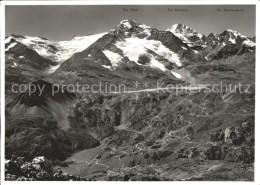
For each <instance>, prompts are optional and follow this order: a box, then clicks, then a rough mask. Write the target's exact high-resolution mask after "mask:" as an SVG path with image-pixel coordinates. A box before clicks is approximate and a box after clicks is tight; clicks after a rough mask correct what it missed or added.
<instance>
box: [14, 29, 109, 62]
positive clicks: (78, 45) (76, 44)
mask: <svg viewBox="0 0 260 185" xmlns="http://www.w3.org/2000/svg"><path fill="white" fill-rule="evenodd" d="M105 34H106V33H100V34H96V35H88V36H77V37H74V38H73V39H72V40H69V41H52V40H46V39H42V38H40V37H29V36H25V38H16V40H17V41H19V42H21V43H22V44H24V45H26V46H28V47H29V48H31V49H33V50H35V51H36V52H37V53H38V54H39V55H41V56H42V57H45V58H48V59H51V60H53V61H55V62H60V63H61V62H63V61H65V60H67V59H68V58H70V57H71V56H72V55H73V54H75V53H77V52H81V51H83V50H84V49H87V48H88V47H89V46H90V45H91V44H93V43H94V42H96V41H97V40H98V39H99V38H101V37H102V36H104V35H105Z"/></svg>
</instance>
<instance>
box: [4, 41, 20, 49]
mask: <svg viewBox="0 0 260 185" xmlns="http://www.w3.org/2000/svg"><path fill="white" fill-rule="evenodd" d="M16 44H17V43H16V42H13V43H11V44H10V45H9V46H8V47H7V48H6V49H5V51H8V50H9V49H11V48H13V47H14V46H15V45H16Z"/></svg>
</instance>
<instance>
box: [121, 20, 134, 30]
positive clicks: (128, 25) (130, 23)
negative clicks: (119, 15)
mask: <svg viewBox="0 0 260 185" xmlns="http://www.w3.org/2000/svg"><path fill="white" fill-rule="evenodd" d="M120 25H123V26H125V27H126V28H128V29H130V28H132V27H134V26H136V25H137V23H136V21H134V20H130V19H125V20H122V21H121V22H120Z"/></svg>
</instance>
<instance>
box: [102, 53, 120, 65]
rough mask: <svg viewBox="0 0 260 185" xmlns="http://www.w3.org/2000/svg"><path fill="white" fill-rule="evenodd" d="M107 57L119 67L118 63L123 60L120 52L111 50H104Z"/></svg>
mask: <svg viewBox="0 0 260 185" xmlns="http://www.w3.org/2000/svg"><path fill="white" fill-rule="evenodd" d="M102 52H103V53H104V54H105V55H106V57H107V58H108V59H109V60H110V62H111V64H112V66H113V67H117V66H118V64H119V63H120V62H121V61H122V60H123V57H122V56H121V55H119V54H118V53H114V52H112V51H109V50H104V51H102Z"/></svg>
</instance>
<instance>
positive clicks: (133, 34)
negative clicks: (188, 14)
mask: <svg viewBox="0 0 260 185" xmlns="http://www.w3.org/2000/svg"><path fill="white" fill-rule="evenodd" d="M5 42H6V49H5V50H6V53H7V54H8V55H6V56H8V60H7V61H8V62H9V64H10V67H11V68H17V67H19V66H23V65H24V64H25V63H27V65H32V66H33V65H35V64H37V63H39V61H42V60H44V61H50V62H52V64H51V65H46V66H47V67H46V66H45V67H44V69H45V73H46V74H48V73H49V74H51V73H53V72H55V71H56V72H55V73H54V76H55V78H54V79H62V78H66V79H67V80H71V79H74V78H77V79H78V78H80V79H81V78H82V76H86V75H87V74H90V73H91V72H90V71H89V70H90V69H92V68H95V69H96V72H95V74H93V75H94V76H96V77H97V76H101V74H102V75H104V73H105V76H106V77H105V78H104V79H108V78H114V76H119V77H122V76H127V75H128V77H129V78H130V79H133V78H136V77H139V78H142V77H146V76H151V74H153V75H152V76H157V78H158V77H160V78H161V77H167V78H170V79H181V80H185V81H190V79H192V78H191V74H190V72H189V70H188V68H189V69H191V66H193V65H204V64H206V63H208V62H210V61H214V60H219V59H222V58H228V57H230V56H233V55H241V54H243V53H248V52H249V53H250V52H253V51H254V47H255V42H254V41H253V39H250V38H248V37H246V36H244V35H242V34H240V33H238V32H237V31H233V30H230V29H228V30H226V31H224V32H223V33H221V34H214V33H211V34H209V35H208V36H207V37H205V36H204V35H203V34H202V33H198V32H197V31H195V30H194V29H192V28H190V27H188V26H186V25H182V24H175V25H173V26H172V27H171V28H170V29H168V30H166V31H161V30H158V29H156V28H151V27H150V26H147V25H145V24H140V23H137V22H135V21H133V20H122V21H121V22H120V23H119V24H118V25H117V26H115V28H114V29H112V30H108V32H105V33H101V34H96V35H88V36H82V37H79V36H77V37H74V38H73V39H72V40H70V41H52V40H49V39H46V38H42V37H29V36H20V35H12V36H9V37H7V38H6V40H5ZM17 46H19V47H21V46H23V47H25V48H26V49H28V50H32V51H34V53H35V54H37V56H38V57H41V60H37V61H35V60H33V59H32V60H30V62H29V63H28V62H26V61H27V60H26V58H24V57H25V55H22V53H20V54H19V55H18V53H17V50H15V49H14V48H17ZM20 50H21V49H20ZM34 61H35V64H34ZM21 64H23V65H21ZM189 66H190V67H189ZM34 67H35V66H34ZM97 71H99V72H100V75H99V73H98V72H97ZM115 74H116V75H115ZM70 75H72V76H70ZM120 80H121V79H119V81H120ZM62 81H64V80H62ZM65 81H66V80H65Z"/></svg>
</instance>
